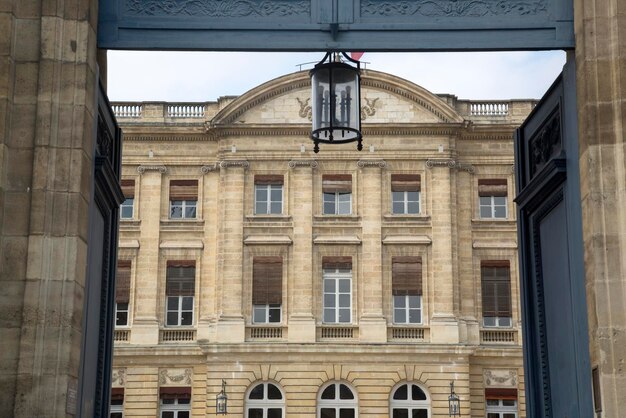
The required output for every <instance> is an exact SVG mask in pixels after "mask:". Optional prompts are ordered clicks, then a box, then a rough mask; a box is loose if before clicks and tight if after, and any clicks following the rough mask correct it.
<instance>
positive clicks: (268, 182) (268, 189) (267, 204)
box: [254, 175, 283, 215]
mask: <svg viewBox="0 0 626 418" xmlns="http://www.w3.org/2000/svg"><path fill="white" fill-rule="evenodd" d="M254 213H255V215H280V214H282V213H283V176H281V175H256V176H254Z"/></svg>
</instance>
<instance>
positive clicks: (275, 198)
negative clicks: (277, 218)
mask: <svg viewBox="0 0 626 418" xmlns="http://www.w3.org/2000/svg"><path fill="white" fill-rule="evenodd" d="M270 193H271V194H270V197H271V199H272V202H281V201H282V200H283V189H282V188H280V189H275V188H272V191H271V192H270Z"/></svg>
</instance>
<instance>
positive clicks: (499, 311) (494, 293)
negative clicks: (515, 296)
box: [481, 260, 512, 317]
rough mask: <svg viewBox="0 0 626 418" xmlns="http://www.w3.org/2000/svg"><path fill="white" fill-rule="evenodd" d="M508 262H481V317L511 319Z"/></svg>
mask: <svg viewBox="0 0 626 418" xmlns="http://www.w3.org/2000/svg"><path fill="white" fill-rule="evenodd" d="M509 270H510V268H509V262H508V261H506V260H494V261H483V262H481V282H482V295H483V317H496V316H497V317H511V316H512V309H511V276H510V271H509Z"/></svg>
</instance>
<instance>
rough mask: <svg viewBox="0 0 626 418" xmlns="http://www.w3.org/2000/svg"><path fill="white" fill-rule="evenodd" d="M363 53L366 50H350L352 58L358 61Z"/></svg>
mask: <svg viewBox="0 0 626 418" xmlns="http://www.w3.org/2000/svg"><path fill="white" fill-rule="evenodd" d="M363 54H365V52H350V58H352V59H353V60H356V61H358V60H360V59H361V57H362V56H363Z"/></svg>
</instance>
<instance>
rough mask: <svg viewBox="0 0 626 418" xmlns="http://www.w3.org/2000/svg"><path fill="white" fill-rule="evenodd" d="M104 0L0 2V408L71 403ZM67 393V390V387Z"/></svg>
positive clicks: (56, 410)
mask: <svg viewBox="0 0 626 418" xmlns="http://www.w3.org/2000/svg"><path fill="white" fill-rule="evenodd" d="M97 10H98V6H97V1H95V0H91V1H90V0H88V1H82V2H73V3H68V2H63V1H55V0H52V1H45V2H44V1H41V0H31V1H22V0H7V1H3V2H0V33H2V35H1V36H0V282H1V287H2V292H1V293H2V296H1V297H0V317H2V318H3V320H2V324H0V335H2V348H1V350H0V351H1V352H2V355H1V356H0V358H1V359H0V405H1V409H2V412H3V414H4V415H6V416H14V417H25V416H65V415H66V413H67V411H68V409H69V410H70V412H71V411H72V410H73V409H75V408H76V404H75V402H71V401H70V402H69V404H67V403H66V401H67V398H68V396H75V395H76V391H75V389H76V384H77V380H78V373H79V363H80V349H81V340H82V329H81V323H82V314H83V296H84V284H85V271H86V260H87V239H88V237H87V230H88V221H89V220H88V206H89V200H90V196H91V187H92V186H91V181H90V180H91V178H92V169H93V167H92V162H93V147H94V126H95V125H94V124H95V118H96V113H97V109H96V108H95V93H96V74H97V68H96V57H95V47H94V46H95V44H96V31H95V28H96V19H97ZM68 393H69V395H68Z"/></svg>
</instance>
